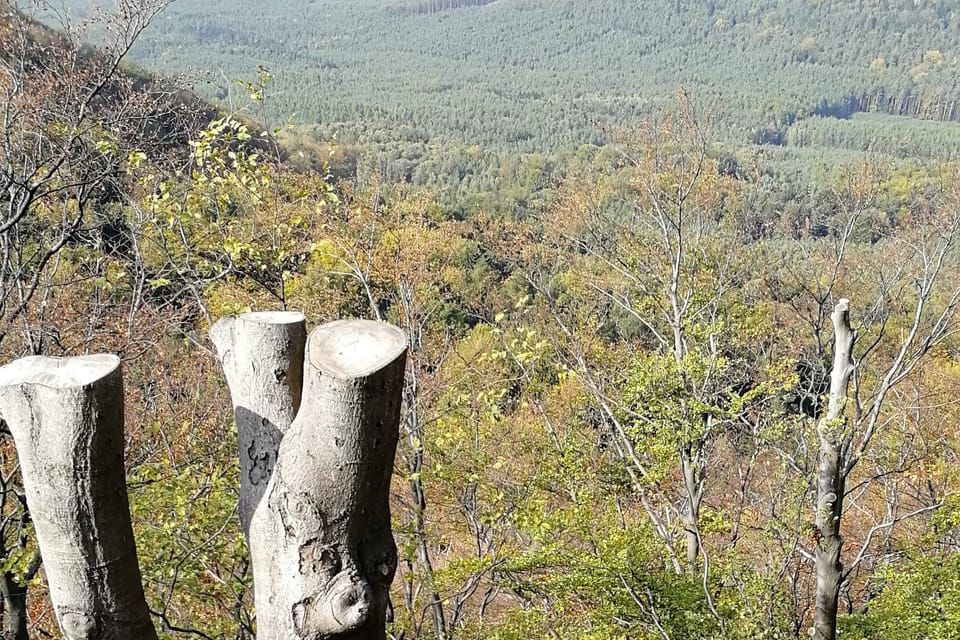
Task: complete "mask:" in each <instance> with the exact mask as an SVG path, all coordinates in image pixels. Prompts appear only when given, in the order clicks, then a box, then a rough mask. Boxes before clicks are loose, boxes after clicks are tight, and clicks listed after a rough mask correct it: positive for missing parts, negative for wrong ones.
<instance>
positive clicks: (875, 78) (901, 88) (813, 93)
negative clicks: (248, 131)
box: [75, 0, 960, 150]
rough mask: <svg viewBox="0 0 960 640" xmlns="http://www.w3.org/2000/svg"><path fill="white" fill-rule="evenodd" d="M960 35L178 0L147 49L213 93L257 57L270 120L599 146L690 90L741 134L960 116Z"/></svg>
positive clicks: (835, 13) (405, 4)
mask: <svg viewBox="0 0 960 640" xmlns="http://www.w3.org/2000/svg"><path fill="white" fill-rule="evenodd" d="M75 1H76V2H78V3H82V2H83V1H84V0H75ZM476 5H485V6H476ZM958 42H960V9H957V8H956V7H955V6H954V5H953V4H952V3H949V2H946V1H937V0H918V1H916V2H915V1H914V0H909V1H904V0H820V1H819V2H795V1H789V0H773V1H771V2H764V3H757V2H754V1H752V0H710V1H708V2H692V1H681V0H647V1H645V2H622V1H621V0H500V1H499V2H495V3H492V4H486V3H477V2H448V1H437V2H424V1H422V0H391V1H375V0H354V1H346V0H307V1H305V2H296V3H289V4H284V5H276V4H269V5H268V4H264V3H258V2H254V1H252V0H242V1H240V2H237V1H234V0H179V1H178V2H177V3H175V4H174V5H172V6H171V7H170V8H169V9H168V10H167V12H166V13H165V14H164V15H163V16H161V18H160V19H159V20H158V21H157V24H155V25H154V26H153V27H152V28H151V29H150V30H148V32H147V33H145V34H144V37H143V39H142V40H141V43H140V46H139V48H138V49H137V51H136V56H137V59H138V60H139V61H140V62H141V63H142V64H144V65H145V66H147V67H149V68H151V69H156V70H160V71H163V72H179V71H183V70H187V69H199V70H201V71H210V72H211V73H210V74H208V76H207V81H208V84H207V85H206V88H204V87H203V86H201V87H200V91H201V92H206V93H207V94H208V95H209V96H213V95H216V94H218V93H220V94H221V95H223V93H224V92H228V93H232V92H233V91H234V90H235V89H236V87H234V86H233V80H234V79H235V78H239V77H248V76H250V75H251V74H252V72H253V69H255V67H256V66H257V65H258V64H260V65H263V66H265V67H267V68H269V69H270V70H271V72H273V74H274V76H275V77H276V78H277V81H276V87H275V99H274V102H273V103H272V105H273V109H274V114H275V115H276V116H284V117H285V116H287V115H289V114H291V113H294V114H296V116H295V119H296V120H297V121H298V122H301V123H323V124H324V125H326V127H325V131H327V132H329V133H334V132H338V133H339V134H340V135H341V136H347V137H351V138H359V137H362V136H366V137H368V138H369V137H370V136H371V135H372V134H377V135H387V136H394V137H396V136H400V137H403V136H406V137H408V138H413V139H416V138H422V137H424V136H428V135H429V136H433V135H438V134H439V135H442V136H444V137H447V138H453V139H457V140H460V141H463V142H467V143H472V142H483V143H486V144H488V145H495V146H502V147H510V148H519V149H528V150H532V149H545V148H556V147H558V146H563V145H568V144H575V143H582V142H586V141H597V140H598V134H597V132H596V125H597V124H599V123H613V124H621V123H623V122H626V121H629V120H631V119H632V118H634V117H636V116H637V115H638V114H641V113H643V112H646V111H648V110H649V109H650V107H651V105H652V104H653V103H656V102H658V101H660V100H662V99H664V98H665V97H669V96H671V95H672V94H673V93H674V92H675V91H676V90H677V89H679V88H680V87H683V88H685V89H686V90H687V91H688V92H690V93H691V94H692V95H693V96H694V97H695V98H696V99H697V100H698V102H700V103H702V104H704V105H706V106H707V107H708V110H709V111H713V112H721V113H724V114H726V116H727V117H726V118H725V121H726V126H727V128H728V130H729V131H730V132H731V133H732V134H733V135H734V136H735V137H736V138H737V139H742V140H745V139H748V138H750V137H751V136H752V137H754V138H763V136H764V135H766V134H765V132H766V131H768V130H773V131H777V130H780V129H782V128H783V127H784V126H785V125H786V124H789V123H790V122H792V121H793V120H794V119H795V118H797V117H802V116H805V115H808V114H812V113H814V112H817V113H820V114H827V115H831V114H832V115H848V114H849V113H852V112H855V111H857V110H879V111H884V112H891V113H894V114H898V115H914V116H921V117H928V118H934V119H960V108H958V107H957V106H956V105H955V101H956V100H957V98H958V97H960V86H958V78H960V73H958V71H960V58H958V55H960V50H958V48H957V43H958Z"/></svg>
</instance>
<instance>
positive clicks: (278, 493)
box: [235, 320, 407, 640]
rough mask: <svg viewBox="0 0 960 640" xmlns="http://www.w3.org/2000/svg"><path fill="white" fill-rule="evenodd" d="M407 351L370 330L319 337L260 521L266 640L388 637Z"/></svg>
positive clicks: (255, 531)
mask: <svg viewBox="0 0 960 640" xmlns="http://www.w3.org/2000/svg"><path fill="white" fill-rule="evenodd" d="M406 347H407V342H406V337H405V336H404V334H403V332H402V331H400V330H399V329H397V328H396V327H393V326H391V325H388V324H384V323H379V322H370V321H365V320H349V321H338V322H333V323H330V324H326V325H324V326H322V327H319V328H318V329H316V330H315V331H314V332H313V333H312V334H311V336H310V338H309V340H308V344H307V357H306V366H305V374H304V389H303V396H302V398H303V399H302V402H301V406H300V411H299V413H298V414H297V417H296V419H295V420H294V421H293V424H292V425H291V426H290V428H289V429H288V430H287V433H286V434H285V435H284V437H283V440H282V442H281V443H280V447H279V450H278V454H277V462H276V465H275V467H274V469H273V474H272V475H271V477H270V480H269V484H268V485H267V487H266V489H265V493H264V494H263V497H262V498H261V499H260V501H259V503H258V504H257V505H255V507H254V509H253V512H252V515H251V520H250V526H249V540H250V549H251V556H252V560H253V573H254V576H255V581H254V597H255V602H256V605H257V638H258V640H289V639H290V638H310V639H314V638H317V639H319V638H344V639H352V640H382V639H383V638H384V637H385V630H384V629H385V623H384V621H385V617H386V609H387V602H388V591H389V586H390V583H391V581H392V580H393V575H394V572H395V570H396V565H397V552H396V546H395V544H394V541H393V536H392V534H391V532H390V506H389V490H390V476H391V474H392V471H393V461H394V456H395V454H396V445H397V436H398V428H399V420H400V400H401V394H402V390H403V377H404V368H405V361H406ZM252 391H253V392H254V393H256V390H255V389H254V390H252ZM235 402H236V401H235ZM236 404H238V405H239V406H249V404H248V403H247V402H244V401H243V400H242V399H239V402H236Z"/></svg>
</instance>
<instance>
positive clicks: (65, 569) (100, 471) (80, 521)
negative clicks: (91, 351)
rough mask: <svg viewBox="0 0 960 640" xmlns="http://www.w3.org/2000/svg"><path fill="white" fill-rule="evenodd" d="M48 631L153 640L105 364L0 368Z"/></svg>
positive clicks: (119, 426) (119, 385)
mask: <svg viewBox="0 0 960 640" xmlns="http://www.w3.org/2000/svg"><path fill="white" fill-rule="evenodd" d="M0 416H2V417H3V419H4V420H5V421H6V423H7V425H8V427H9V428H10V431H11V433H12V434H13V438H14V441H15V442H16V446H17V455H18V457H19V460H20V469H21V472H22V474H23V482H24V487H25V490H26V496H27V505H28V506H29V508H30V515H31V518H32V519H33V523H34V527H35V529H36V534H37V542H38V544H39V546H40V552H41V554H42V556H43V562H44V569H45V572H46V576H47V582H48V584H49V587H50V600H51V601H52V602H53V606H54V610H55V612H56V616H57V621H58V622H59V623H60V628H61V629H62V630H63V633H64V635H65V636H66V637H67V638H68V639H69V640H93V639H96V640H121V639H122V640H129V639H131V638H137V639H138V640H155V639H156V637H157V635H156V632H155V630H154V628H153V625H152V624H151V622H150V612H149V610H148V608H147V604H146V601H145V599H144V595H143V586H142V583H141V581H140V568H139V565H138V563H137V549H136V545H135V543H134V538H133V529H132V527H131V524H130V508H129V503H128V501H127V485H126V479H125V477H124V465H123V381H122V376H121V372H120V359H119V358H117V357H116V356H112V355H95V356H85V357H76V358H64V359H60V358H47V357H42V356H32V357H27V358H21V359H19V360H17V361H15V362H12V363H11V364H8V365H6V366H4V367H0Z"/></svg>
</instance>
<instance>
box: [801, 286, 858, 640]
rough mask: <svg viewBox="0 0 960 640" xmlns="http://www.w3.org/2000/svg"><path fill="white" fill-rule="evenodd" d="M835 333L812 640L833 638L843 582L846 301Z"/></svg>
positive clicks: (820, 427) (820, 480) (850, 339)
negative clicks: (842, 521)
mask: <svg viewBox="0 0 960 640" xmlns="http://www.w3.org/2000/svg"><path fill="white" fill-rule="evenodd" d="M831 318H832V320H833V331H834V356H833V369H832V371H831V374H830V397H829V406H828V408H827V413H826V415H824V417H823V418H822V419H821V420H820V422H819V423H818V424H817V438H818V440H819V445H820V450H819V461H818V468H817V510H816V521H815V522H816V524H815V526H816V527H817V531H816V538H817V545H816V550H815V552H816V566H817V592H816V601H815V608H814V619H813V634H812V636H813V638H814V640H836V637H837V604H838V601H839V596H840V584H841V582H842V578H843V563H842V562H841V560H840V551H841V549H842V547H843V538H842V537H841V535H840V523H841V517H842V516H843V497H844V484H845V475H844V474H843V465H842V460H843V455H844V452H843V443H844V441H845V439H846V432H847V418H846V411H845V410H846V402H847V389H848V387H849V384H850V376H851V375H852V374H853V370H854V365H853V356H852V351H853V343H854V341H855V339H856V334H855V333H854V331H853V329H851V327H850V305H849V301H848V300H846V299H845V298H844V299H842V300H840V301H839V302H838V303H837V306H836V308H835V309H834V311H833V314H832V315H831Z"/></svg>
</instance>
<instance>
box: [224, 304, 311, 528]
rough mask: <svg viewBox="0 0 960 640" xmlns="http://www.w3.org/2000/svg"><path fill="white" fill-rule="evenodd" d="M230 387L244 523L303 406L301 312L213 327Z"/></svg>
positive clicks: (246, 524)
mask: <svg viewBox="0 0 960 640" xmlns="http://www.w3.org/2000/svg"><path fill="white" fill-rule="evenodd" d="M210 338H211V340H213V343H214V344H215V345H216V347H217V352H218V355H219V356H220V362H221V363H222V364H223V370H224V373H225V374H226V377H227V385H228V386H229V387H230V396H231V398H232V400H233V412H234V419H235V421H236V423H237V440H238V441H239V445H240V524H241V526H242V527H243V532H244V535H246V536H247V542H248V543H249V541H250V535H249V531H250V518H251V517H252V516H253V511H254V509H256V507H257V505H258V504H259V503H260V499H261V498H262V497H263V493H264V491H266V488H267V483H268V482H269V481H270V476H271V475H272V474H273V467H274V465H275V464H276V462H277V450H278V449H279V448H280V441H281V440H282V439H283V434H284V433H286V431H287V429H288V428H289V427H290V424H291V423H292V422H293V418H294V416H296V414H297V409H299V407H300V393H301V390H302V387H303V354H304V348H305V345H306V341H307V329H306V323H305V321H304V317H303V314H301V313H296V312H272V313H246V314H244V315H242V316H240V317H237V318H234V317H228V318H223V319H221V320H220V321H218V322H217V323H216V324H214V325H213V327H211V329H210Z"/></svg>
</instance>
